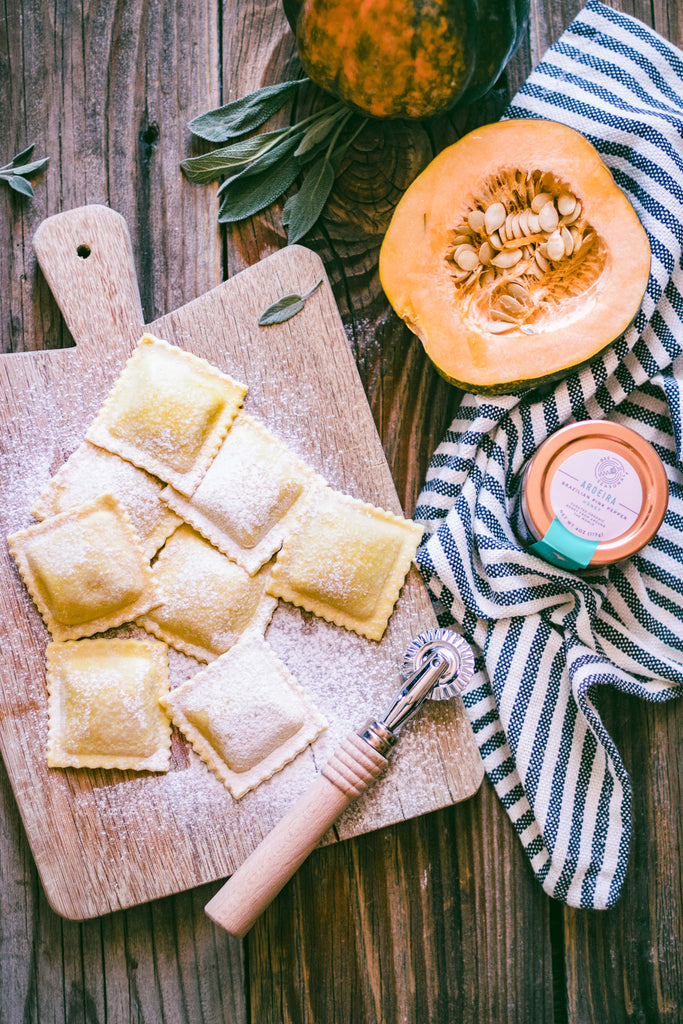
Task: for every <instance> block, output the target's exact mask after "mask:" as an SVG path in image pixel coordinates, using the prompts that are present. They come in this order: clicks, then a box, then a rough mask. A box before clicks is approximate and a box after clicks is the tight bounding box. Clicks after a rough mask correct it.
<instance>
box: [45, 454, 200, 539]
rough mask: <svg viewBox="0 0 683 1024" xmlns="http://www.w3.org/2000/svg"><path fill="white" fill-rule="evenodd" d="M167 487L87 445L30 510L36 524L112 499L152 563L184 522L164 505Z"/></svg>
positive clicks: (48, 486)
mask: <svg viewBox="0 0 683 1024" xmlns="http://www.w3.org/2000/svg"><path fill="white" fill-rule="evenodd" d="M163 487H164V484H163V483H161V482H160V481H159V480H157V479H156V478H155V477H153V476H150V474H149V473H146V472H145V470H144V469H138V467H137V466H134V465H133V463H132V462H127V461H126V460H125V459H122V458H121V457H120V456H119V455H113V454H112V453H111V452H107V451H105V450H104V448H97V447H96V446H95V445H94V444H90V442H89V441H84V442H83V444H82V445H80V447H78V448H77V449H76V450H75V451H74V452H73V453H72V454H71V455H70V456H69V458H68V459H67V461H66V462H65V463H64V465H63V466H62V467H61V468H60V469H59V470H58V471H57V473H56V474H55V476H53V478H52V479H51V480H50V482H49V483H48V485H47V487H46V488H45V490H44V491H43V493H42V494H41V495H40V497H39V498H38V500H37V502H36V504H35V505H34V506H33V508H32V509H31V512H32V514H33V515H34V516H35V517H36V519H49V517H50V516H55V515H58V514H59V513H60V512H66V511H67V509H70V508H73V507H74V505H80V504H82V503H83V502H84V501H89V500H90V499H91V498H96V497H98V496H99V495H101V494H113V495H114V497H115V498H118V500H119V501H120V502H121V505H122V506H123V507H124V508H125V510H126V512H127V513H128V515H129V516H130V521H131V523H132V524H133V527H134V529H135V532H136V533H137V535H138V537H139V539H140V543H141V545H142V550H143V551H144V553H145V557H146V558H148V559H149V558H152V557H153V556H154V555H155V554H156V552H157V551H158V550H159V548H160V547H161V545H162V544H163V543H164V541H165V540H166V538H167V537H169V536H170V535H171V534H172V533H173V531H174V530H175V528H176V527H177V526H178V525H179V523H180V519H179V518H178V516H177V515H176V514H175V512H172V511H171V509H170V508H168V506H167V505H166V504H165V503H164V502H163V501H161V498H160V495H161V491H162V488H163Z"/></svg>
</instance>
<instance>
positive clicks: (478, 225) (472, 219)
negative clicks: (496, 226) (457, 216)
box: [467, 210, 485, 234]
mask: <svg viewBox="0 0 683 1024" xmlns="http://www.w3.org/2000/svg"><path fill="white" fill-rule="evenodd" d="M484 219H485V218H484V211H483V210H471V211H470V213H468V214H467V223H468V224H469V226H470V227H471V228H472V230H473V231H475V232H477V234H478V233H479V232H480V231H481V230H482V228H483V227H484Z"/></svg>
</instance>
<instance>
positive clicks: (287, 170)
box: [218, 156, 300, 224]
mask: <svg viewBox="0 0 683 1024" xmlns="http://www.w3.org/2000/svg"><path fill="white" fill-rule="evenodd" d="M299 170H300V168H299V162H298V160H297V159H296V158H295V157H294V156H289V157H287V158H286V159H285V160H283V161H281V162H277V163H275V164H273V165H272V166H269V167H266V168H265V170H260V171H259V170H256V171H254V170H252V168H251V167H249V168H247V171H246V172H245V171H242V172H241V173H240V174H235V175H234V177H232V178H229V179H228V181H224V182H223V184H222V185H221V188H220V192H221V197H222V198H221V205H220V207H219V209H218V222H219V224H232V223H234V221H237V220H244V218H245V217H251V216H252V215H253V214H254V213H258V212H259V211H260V210H265V208H266V207H267V206H270V204H271V203H274V202H275V200H276V199H279V198H280V196H281V195H282V193H283V192H286V191H287V189H288V188H289V186H290V185H292V184H293V182H294V181H295V180H296V177H297V175H298V173H299Z"/></svg>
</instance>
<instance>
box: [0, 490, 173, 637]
mask: <svg viewBox="0 0 683 1024" xmlns="http://www.w3.org/2000/svg"><path fill="white" fill-rule="evenodd" d="M7 539H8V541H9V546H10V551H11V552H12V555H13V556H14V558H15V560H16V562H17V565H18V567H19V571H20V573H21V575H22V577H23V579H24V582H25V583H26V586H27V588H28V591H29V593H30V595H31V597H32V598H33V601H34V602H35V604H36V607H37V608H38V611H39V612H40V614H41V615H42V617H43V619H44V621H45V624H46V626H47V628H48V629H49V630H50V633H51V634H52V636H53V637H54V639H55V640H76V639H78V638H79V637H83V636H92V635H93V633H101V632H103V631H104V630H106V629H111V628H112V627H113V626H120V625H121V623H123V622H132V621H133V620H134V619H135V618H136V617H137V616H138V615H142V614H143V613H144V612H146V611H148V610H149V609H150V608H152V607H153V606H154V605H155V604H158V603H159V600H160V595H159V593H158V590H157V587H156V585H155V583H154V578H153V576H152V570H151V569H150V566H149V561H148V560H147V559H146V558H145V555H144V553H143V551H142V548H141V547H140V542H139V540H138V537H137V535H136V533H135V530H134V529H133V527H132V525H131V522H130V519H129V517H128V515H127V513H126V512H125V511H124V509H123V508H122V506H121V504H120V503H119V502H118V501H117V500H116V498H114V497H113V495H111V494H104V495H101V496H100V497H98V498H95V499H93V500H92V501H87V502H84V503H83V504H82V505H78V506H76V507H75V508H72V509H69V510H68V511H67V512H62V513H60V514H59V515H56V516H53V517H51V518H50V519H46V520H44V522H42V523H35V524H34V525H33V526H29V527H27V529H25V530H19V531H18V532H17V533H14V534H12V535H11V536H10V537H8V538H7Z"/></svg>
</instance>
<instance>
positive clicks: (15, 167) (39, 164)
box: [2, 154, 50, 175]
mask: <svg viewBox="0 0 683 1024" xmlns="http://www.w3.org/2000/svg"><path fill="white" fill-rule="evenodd" d="M20 155H21V154H20ZM16 159H17V158H16V157H15V158H14V160H13V161H12V166H11V167H8V168H6V169H7V170H8V171H11V173H12V174H23V175H26V174H35V172H36V171H42V169H43V167H46V166H47V165H48V164H49V162H50V158H49V157H48V156H46V157H43V159H42V160H32V161H31V162H30V163H27V164H16V163H15V162H14V161H15V160H16ZM2 170H3V171H4V170H5V168H4V167H3V168H2Z"/></svg>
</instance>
